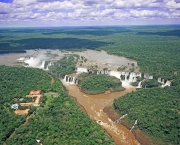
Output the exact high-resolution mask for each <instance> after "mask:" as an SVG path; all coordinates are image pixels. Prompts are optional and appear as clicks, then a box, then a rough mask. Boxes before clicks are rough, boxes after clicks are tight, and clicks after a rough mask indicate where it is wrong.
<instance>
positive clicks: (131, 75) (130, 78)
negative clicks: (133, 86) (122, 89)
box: [129, 73, 134, 83]
mask: <svg viewBox="0 0 180 145" xmlns="http://www.w3.org/2000/svg"><path fill="white" fill-rule="evenodd" d="M133 78H134V77H133V73H131V74H130V76H129V83H131V82H133Z"/></svg>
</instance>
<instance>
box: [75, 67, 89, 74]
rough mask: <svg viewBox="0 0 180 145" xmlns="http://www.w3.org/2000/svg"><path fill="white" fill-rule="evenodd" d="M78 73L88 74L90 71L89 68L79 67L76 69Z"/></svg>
mask: <svg viewBox="0 0 180 145" xmlns="http://www.w3.org/2000/svg"><path fill="white" fill-rule="evenodd" d="M76 71H77V73H88V69H87V68H81V67H78V68H77V69H76Z"/></svg>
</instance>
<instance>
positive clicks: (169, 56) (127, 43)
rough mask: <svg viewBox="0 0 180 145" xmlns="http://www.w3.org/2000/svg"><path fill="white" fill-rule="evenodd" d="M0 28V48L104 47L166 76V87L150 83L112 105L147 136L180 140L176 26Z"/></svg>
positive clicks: (179, 65)
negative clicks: (168, 84) (168, 81)
mask: <svg viewBox="0 0 180 145" xmlns="http://www.w3.org/2000/svg"><path fill="white" fill-rule="evenodd" d="M0 32H1V33H0V38H1V39H0V53H8V52H18V51H25V50H26V49H27V48H28V49H37V48H45V49H46V48H48V49H49V48H52V49H55V48H58V49H76V48H78V49H84V48H89V49H96V50H105V51H107V52H108V53H109V54H115V55H119V56H125V57H128V58H132V59H135V60H137V61H138V65H139V66H140V71H141V72H142V73H149V74H151V75H153V76H154V79H156V80H157V78H158V77H162V78H164V79H166V80H170V81H171V82H172V86H171V87H170V88H168V87H165V88H163V89H162V88H158V87H157V84H154V83H153V87H154V86H155V87H156V88H150V89H143V90H138V91H136V92H134V93H131V94H127V95H125V96H123V97H121V98H119V99H116V100H115V102H114V107H115V109H117V110H118V111H119V113H120V114H121V115H122V114H123V113H128V117H127V118H126V119H127V120H126V121H127V122H128V123H129V124H132V122H134V120H135V119H138V124H137V126H138V127H139V128H140V129H141V130H142V131H144V132H147V133H148V134H149V135H150V136H151V137H152V138H155V139H156V140H161V141H163V142H164V144H166V143H169V144H174V145H176V144H180V132H179V130H180V124H179V120H180V119H179V112H180V109H179V106H180V105H179V102H180V100H179V97H178V96H180V63H179V62H180V57H179V56H180V47H179V46H180V26H131V27H84V28H71V29H62V28H52V29H37V28H30V29H14V31H12V30H11V29H1V30H0ZM22 38H23V39H22ZM147 84H149V82H147ZM151 86H152V85H150V86H149V87H151ZM135 98H136V99H135ZM144 102H145V103H144ZM151 102H153V103H152V104H151ZM158 103H160V105H159V104H158ZM121 106H124V107H121Z"/></svg>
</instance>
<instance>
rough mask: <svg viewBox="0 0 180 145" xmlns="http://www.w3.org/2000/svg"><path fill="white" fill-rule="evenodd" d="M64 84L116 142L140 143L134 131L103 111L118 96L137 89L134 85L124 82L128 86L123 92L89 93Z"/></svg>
mask: <svg viewBox="0 0 180 145" xmlns="http://www.w3.org/2000/svg"><path fill="white" fill-rule="evenodd" d="M62 82H63V81H62ZM63 84H64V86H65V87H66V88H67V90H68V93H69V95H70V96H72V97H74V98H76V100H77V102H78V103H79V104H80V105H82V106H83V107H84V109H85V110H86V112H87V114H88V115H89V116H90V118H91V119H92V120H96V121H97V123H98V124H99V125H101V127H102V128H104V129H105V130H106V131H107V133H108V134H110V136H111V137H112V138H113V140H114V141H115V142H116V144H118V145H138V144H139V142H138V141H137V140H136V139H135V137H134V135H133V133H132V132H130V131H129V130H128V129H127V128H125V127H124V126H123V125H121V124H117V123H115V122H113V121H112V120H111V119H110V118H109V117H108V115H107V114H106V113H104V112H103V109H104V107H107V106H111V105H112V104H113V100H114V99H115V98H118V97H120V96H122V95H124V94H126V93H130V92H132V91H135V90H136V89H135V87H132V86H130V85H128V84H123V85H124V86H126V90H124V91H121V92H113V93H109V94H98V95H88V94H85V93H83V92H81V91H80V90H79V88H78V86H77V85H73V84H67V83H65V82H63Z"/></svg>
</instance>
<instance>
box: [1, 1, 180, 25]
mask: <svg viewBox="0 0 180 145" xmlns="http://www.w3.org/2000/svg"><path fill="white" fill-rule="evenodd" d="M161 24H163V25H164V24H180V0H0V27H31V26H32V27H41V26H42V27H44V26H108V25H110V26H114V25H161Z"/></svg>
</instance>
